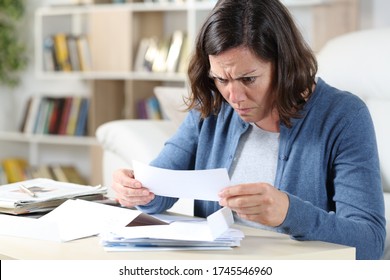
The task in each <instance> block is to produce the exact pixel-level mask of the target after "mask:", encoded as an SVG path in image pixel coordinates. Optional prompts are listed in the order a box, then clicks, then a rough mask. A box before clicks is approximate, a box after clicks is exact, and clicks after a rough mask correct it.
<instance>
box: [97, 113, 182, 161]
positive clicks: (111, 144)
mask: <svg viewBox="0 0 390 280" xmlns="http://www.w3.org/2000/svg"><path fill="white" fill-rule="evenodd" d="M176 128H177V127H176V125H175V124H174V123H173V122H171V121H167V120H117V121H111V122H108V123H105V124H103V125H101V126H100V127H98V129H97V130H96V137H97V140H98V142H99V143H100V144H101V145H102V148H103V150H104V151H110V152H111V153H113V154H116V155H117V156H119V157H120V158H121V159H122V160H123V161H124V162H126V163H128V164H129V165H130V166H131V162H132V160H133V159H135V160H138V161H141V162H145V163H149V161H151V160H152V159H153V158H154V157H156V156H157V154H158V153H159V151H160V150H161V149H162V147H163V145H164V143H165V141H166V140H167V139H168V138H169V137H170V136H171V135H172V134H173V133H174V132H175V130H176Z"/></svg>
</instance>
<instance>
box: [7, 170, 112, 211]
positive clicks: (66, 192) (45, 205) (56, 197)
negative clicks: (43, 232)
mask: <svg viewBox="0 0 390 280" xmlns="http://www.w3.org/2000/svg"><path fill="white" fill-rule="evenodd" d="M106 193H107V188H106V187H102V186H85V185H79V184H73V183H67V182H59V181H55V180H51V179H45V178H37V179H31V180H26V181H22V182H17V183H12V184H7V185H2V186H1V188H0V213H7V214H15V215H18V214H26V213H34V212H47V211H49V210H52V209H53V208H55V207H57V206H58V205H60V204H61V203H63V202H64V201H65V200H67V199H69V198H82V199H86V200H97V199H102V197H103V195H104V194H106Z"/></svg>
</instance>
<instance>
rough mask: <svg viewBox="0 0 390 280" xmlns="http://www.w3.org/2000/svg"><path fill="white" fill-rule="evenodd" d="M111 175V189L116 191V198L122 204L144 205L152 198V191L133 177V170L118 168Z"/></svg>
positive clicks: (126, 205) (130, 205)
mask: <svg viewBox="0 0 390 280" xmlns="http://www.w3.org/2000/svg"><path fill="white" fill-rule="evenodd" d="M112 177H113V183H112V189H113V190H114V191H115V193H116V199H117V200H118V202H119V203H120V204H121V205H122V206H125V207H134V206H137V205H145V204H148V203H149V202H150V201H152V200H153V199H154V193H152V192H150V191H149V190H148V189H147V188H145V187H143V186H142V184H141V182H139V181H137V180H136V179H134V173H133V170H130V169H119V170H116V171H115V172H114V174H113V176H112Z"/></svg>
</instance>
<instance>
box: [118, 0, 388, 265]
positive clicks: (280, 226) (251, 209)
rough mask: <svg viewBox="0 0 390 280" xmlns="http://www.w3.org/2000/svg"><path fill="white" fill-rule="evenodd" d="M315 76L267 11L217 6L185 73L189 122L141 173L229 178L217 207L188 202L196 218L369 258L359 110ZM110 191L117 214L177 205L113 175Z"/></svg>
mask: <svg viewBox="0 0 390 280" xmlns="http://www.w3.org/2000/svg"><path fill="white" fill-rule="evenodd" d="M316 72H317V63H316V59H315V57H314V55H313V54H312V52H311V50H310V48H309V47H308V46H307V45H306V44H305V42H304V40H303V39H302V37H301V35H300V33H299V32H298V30H297V28H296V26H295V25H294V22H293V20H292V19H291V16H290V15H289V13H288V11H287V9H286V8H285V7H284V6H283V5H282V4H281V3H280V2H279V1H278V0H248V1H233V0H222V1H218V2H217V4H216V6H215V8H214V9H213V11H212V12H211V14H210V16H209V17H208V18H207V19H206V21H205V23H204V25H203V26H202V28H201V30H200V32H199V35H198V38H197V41H196V48H195V53H194V55H193V57H192V59H191V62H190V66H189V71H188V74H189V79H190V85H191V93H192V96H191V99H190V103H189V109H190V113H189V115H188V117H187V118H186V120H185V121H184V122H183V124H182V125H181V126H180V128H179V130H178V132H177V133H176V134H175V135H174V136H173V137H172V138H171V139H170V140H169V141H168V142H167V143H166V145H165V147H164V149H163V150H162V151H161V153H160V155H159V156H158V157H157V158H156V159H155V160H154V161H153V162H152V163H151V164H152V165H154V166H158V167H163V168H168V169H178V170H179V169H208V168H219V167H225V168H227V169H228V170H229V175H230V176H231V182H232V185H231V186H230V187H227V188H225V189H224V190H223V191H221V193H220V197H221V199H220V201H219V202H210V201H196V202H195V209H194V214H195V215H197V216H202V217H205V216H208V215H210V214H211V213H213V212H214V211H216V210H218V209H219V208H220V207H221V206H227V207H229V208H231V209H232V210H233V211H234V213H235V218H236V220H237V221H238V222H241V223H244V224H248V225H250V226H254V227H259V228H262V227H267V228H269V229H272V230H277V231H279V232H282V233H286V234H289V235H291V236H292V237H293V238H296V239H298V240H322V241H327V242H333V243H339V244H345V245H349V246H353V247H356V252H357V258H359V259H377V258H380V257H381V254H382V252H383V246H384V237H385V227H384V224H385V219H384V204H383V194H382V188H381V179H380V170H379V162H378V154H377V147H376V140H375V132H374V129H373V125H372V121H371V118H370V115H369V112H368V109H367V107H366V106H365V104H364V103H363V102H362V101H361V100H360V99H358V98H357V97H356V96H354V95H352V94H350V93H347V92H342V91H340V90H337V89H335V88H332V87H330V86H329V85H327V84H326V83H325V82H324V81H323V80H321V79H320V78H318V79H316ZM183 187H185V186H183ZM113 188H114V190H115V191H116V192H117V194H118V200H119V202H120V203H121V204H122V205H124V206H129V207H132V206H137V207H139V208H140V209H142V210H143V211H146V212H149V213H154V212H161V211H164V210H166V209H168V208H170V207H171V206H172V205H173V204H174V203H175V202H176V199H175V198H168V197H161V196H155V195H154V194H153V193H151V192H149V191H148V190H147V189H146V188H144V187H143V186H142V183H141V182H138V181H137V180H135V179H134V176H133V174H132V172H131V171H130V170H118V171H117V172H116V173H115V174H114V183H113Z"/></svg>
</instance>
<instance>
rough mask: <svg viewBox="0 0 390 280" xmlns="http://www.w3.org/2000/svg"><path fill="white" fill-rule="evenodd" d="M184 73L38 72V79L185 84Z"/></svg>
mask: <svg viewBox="0 0 390 280" xmlns="http://www.w3.org/2000/svg"><path fill="white" fill-rule="evenodd" d="M186 77H187V76H186V74H185V73H156V72H113V71H110V72H101V71H99V72H60V71H59V72H39V73H37V78H39V79H48V80H55V79H61V80H66V79H77V80H137V81H162V82H185V81H186Z"/></svg>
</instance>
